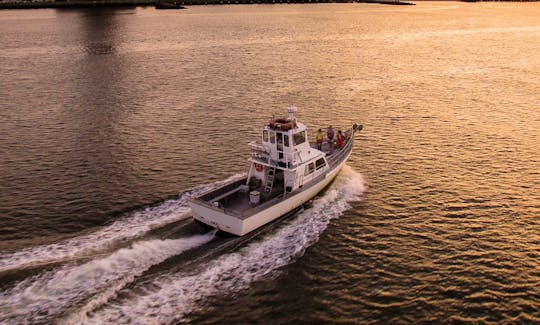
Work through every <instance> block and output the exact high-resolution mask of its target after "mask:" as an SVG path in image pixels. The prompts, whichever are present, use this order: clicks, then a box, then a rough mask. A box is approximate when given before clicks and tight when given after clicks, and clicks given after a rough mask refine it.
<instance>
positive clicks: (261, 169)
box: [255, 163, 263, 172]
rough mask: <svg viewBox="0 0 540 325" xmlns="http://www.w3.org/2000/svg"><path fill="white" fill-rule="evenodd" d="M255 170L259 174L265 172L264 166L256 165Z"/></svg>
mask: <svg viewBox="0 0 540 325" xmlns="http://www.w3.org/2000/svg"><path fill="white" fill-rule="evenodd" d="M255 170H256V171H258V172H262V171H263V166H262V165H261V164H257V163H255Z"/></svg>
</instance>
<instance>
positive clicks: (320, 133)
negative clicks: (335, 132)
mask: <svg viewBox="0 0 540 325" xmlns="http://www.w3.org/2000/svg"><path fill="white" fill-rule="evenodd" d="M315 140H316V141H317V149H319V150H322V143H323V140H324V132H323V131H322V129H319V131H317V136H316V137H315Z"/></svg>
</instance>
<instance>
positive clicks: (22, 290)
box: [0, 231, 215, 324]
mask: <svg viewBox="0 0 540 325" xmlns="http://www.w3.org/2000/svg"><path fill="white" fill-rule="evenodd" d="M214 235H215V231H211V232H210V233H208V234H206V235H198V236H192V237H189V238H180V239H166V240H148V241H142V242H136V243H134V244H133V245H132V246H131V247H130V248H122V249H120V250H118V251H117V252H115V253H113V254H112V255H110V256H107V257H105V258H101V259H96V260H92V261H90V262H87V263H84V264H82V265H78V266H74V267H73V266H65V267H62V268H60V269H59V270H57V271H53V272H47V273H45V274H42V275H39V276H36V277H33V278H30V279H28V280H25V281H22V282H20V283H19V284H18V285H17V286H15V287H14V288H13V289H11V290H9V291H8V292H6V293H4V294H2V295H0V310H3V311H4V312H3V313H5V311H7V313H5V314H2V315H0V322H3V321H9V322H13V323H14V324H28V323H41V322H46V321H49V320H50V318H51V317H54V316H56V315H58V314H61V313H62V312H63V311H64V310H65V309H66V308H70V307H71V306H74V305H76V304H78V303H80V302H81V301H83V300H84V299H87V298H88V297H90V296H92V295H95V294H97V293H99V292H101V291H102V290H105V289H108V288H109V287H111V286H113V287H117V288H122V287H123V286H125V285H126V284H128V283H130V282H132V281H133V280H134V279H135V278H136V277H138V276H140V275H141V274H143V273H144V272H145V271H146V270H148V269H149V268H150V267H151V266H153V265H156V264H159V263H161V262H163V261H165V260H166V259H168V258H170V257H172V256H175V255H178V254H181V253H182V252H184V251H186V250H189V249H192V248H194V247H197V246H201V245H203V244H205V243H207V242H209V241H210V240H212V238H214Z"/></svg>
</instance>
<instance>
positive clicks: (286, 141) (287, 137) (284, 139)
mask: <svg viewBox="0 0 540 325" xmlns="http://www.w3.org/2000/svg"><path fill="white" fill-rule="evenodd" d="M283 145H284V146H285V147H288V146H289V136H288V135H287V134H284V135H283Z"/></svg>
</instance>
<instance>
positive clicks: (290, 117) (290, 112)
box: [287, 106, 298, 121]
mask: <svg viewBox="0 0 540 325" xmlns="http://www.w3.org/2000/svg"><path fill="white" fill-rule="evenodd" d="M287 111H288V112H289V120H291V121H293V120H294V113H296V112H298V108H296V107H295V106H289V108H287Z"/></svg>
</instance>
